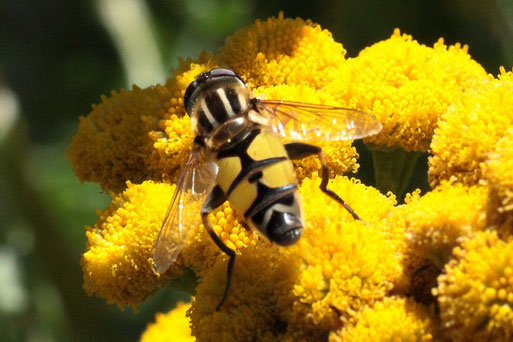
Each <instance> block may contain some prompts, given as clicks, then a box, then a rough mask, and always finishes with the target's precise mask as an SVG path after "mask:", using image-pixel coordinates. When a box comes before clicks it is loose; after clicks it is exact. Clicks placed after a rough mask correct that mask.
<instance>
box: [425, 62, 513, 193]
mask: <svg viewBox="0 0 513 342" xmlns="http://www.w3.org/2000/svg"><path fill="white" fill-rule="evenodd" d="M512 93H513V74H512V73H511V72H508V73H506V72H505V70H504V68H501V75H500V76H499V78H498V79H492V78H490V79H489V80H488V81H487V82H486V83H485V84H483V85H481V87H478V88H476V89H474V90H473V91H469V92H467V94H466V96H464V97H462V98H461V100H460V102H459V103H457V104H455V105H454V106H453V107H451V108H449V110H448V111H447V113H445V114H444V116H443V119H442V120H441V121H440V123H439V128H438V129H437V130H436V133H435V136H434V137H433V142H432V144H431V150H432V152H433V156H432V157H431V158H430V160H429V176H430V179H431V185H432V186H435V185H436V184H438V183H440V182H441V181H442V180H449V179H451V180H456V181H458V182H461V183H465V184H469V185H471V184H476V183H478V182H479V180H480V179H482V178H483V175H482V171H481V170H482V168H483V165H484V162H486V159H487V157H488V154H489V153H491V152H493V151H494V149H495V146H496V144H497V142H498V141H499V140H500V139H501V138H502V137H503V136H504V135H505V133H506V131H507V128H508V127H512V126H513V96H511V94H512Z"/></svg>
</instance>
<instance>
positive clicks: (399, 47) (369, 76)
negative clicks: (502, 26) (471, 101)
mask: <svg viewBox="0 0 513 342" xmlns="http://www.w3.org/2000/svg"><path fill="white" fill-rule="evenodd" d="M345 67H346V68H347V69H348V70H347V72H348V73H349V75H350V76H349V79H350V82H349V89H348V91H347V94H346V96H347V98H348V100H347V101H348V104H349V106H350V107H351V108H357V109H360V110H363V111H365V112H369V113H372V114H374V115H375V116H376V117H377V118H378V119H379V120H380V122H381V124H382V125H383V129H382V131H381V132H380V133H379V134H378V135H376V136H374V137H370V138H367V140H368V141H369V142H372V143H374V144H376V145H379V146H382V147H393V146H399V147H401V148H403V149H404V150H406V151H427V149H428V147H429V144H430V142H431V138H432V136H433V131H434V129H435V128H436V126H437V121H438V119H439V118H440V117H441V115H442V114H443V113H444V112H445V111H447V109H448V108H449V107H450V106H451V105H452V104H454V103H456V102H457V101H458V99H459V98H460V97H461V96H462V94H463V93H464V92H465V91H466V90H467V88H468V87H470V86H472V85H474V84H478V83H479V82H481V81H482V80H483V79H486V78H487V75H486V72H485V71H484V69H483V68H482V67H480V66H479V64H478V63H476V62H475V61H473V60H472V59H471V58H470V56H469V55H468V54H467V53H466V49H465V48H463V49H461V48H460V46H459V45H456V46H455V47H450V48H449V49H448V50H447V48H446V46H445V45H443V42H442V41H439V42H438V43H437V44H435V47H434V48H430V47H427V46H425V45H421V44H419V43H418V42H417V41H415V40H413V39H412V37H411V36H409V35H406V34H402V35H401V33H400V32H399V30H397V29H396V30H395V31H394V34H393V35H392V36H391V37H390V38H389V39H388V40H385V41H382V42H379V43H376V44H374V45H372V46H370V47H368V48H366V49H364V50H363V51H362V52H360V54H359V55H358V57H356V58H353V59H349V60H348V61H347V62H346V63H345Z"/></svg>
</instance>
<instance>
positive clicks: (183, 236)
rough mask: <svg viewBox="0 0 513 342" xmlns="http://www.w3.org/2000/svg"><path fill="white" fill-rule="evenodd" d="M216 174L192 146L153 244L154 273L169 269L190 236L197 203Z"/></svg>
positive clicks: (196, 217) (196, 220) (197, 213)
mask: <svg viewBox="0 0 513 342" xmlns="http://www.w3.org/2000/svg"><path fill="white" fill-rule="evenodd" d="M216 175H217V165H216V164H215V163H213V162H202V161H201V156H200V153H199V150H198V149H197V148H196V149H193V151H192V152H191V154H190V155H189V158H188V160H187V163H186V164H185V165H184V166H183V168H182V171H181V173H180V176H179V178H178V182H177V183H176V189H175V192H174V194H173V197H172V198H171V203H170V204H169V207H168V209H167V212H166V216H165V218H164V221H163V222H162V227H161V228H160V232H159V235H158V237H157V241H156V243H155V254H154V257H153V260H154V263H155V269H156V271H157V272H158V273H164V272H166V271H167V270H168V269H169V267H170V266H171V264H173V262H174V261H175V260H176V258H177V257H178V255H179V254H180V252H181V251H182V249H183V248H184V247H185V245H186V243H187V241H188V240H189V239H190V238H191V237H192V236H193V235H194V231H195V228H196V227H197V226H198V223H199V220H200V209H201V206H202V204H203V201H204V199H205V198H206V196H207V195H208V194H209V193H210V190H212V188H213V186H214V184H215V179H216Z"/></svg>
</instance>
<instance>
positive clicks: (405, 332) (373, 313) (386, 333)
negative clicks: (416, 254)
mask: <svg viewBox="0 0 513 342" xmlns="http://www.w3.org/2000/svg"><path fill="white" fill-rule="evenodd" d="M355 321H356V323H353V324H348V325H347V326H345V327H344V328H342V329H341V330H339V331H337V332H335V333H332V334H331V335H330V338H329V341H330V342H342V341H344V342H352V341H355V342H356V341H361V342H372V341H383V342H420V341H422V342H428V341H434V339H433V337H434V336H435V335H436V323H435V322H436V319H435V318H434V317H432V316H431V315H430V314H429V312H428V310H427V309H426V308H425V307H424V306H423V305H421V304H419V303H416V302H415V301H414V300H412V299H409V298H400V297H387V298H385V299H384V300H383V301H380V302H377V303H376V304H374V305H373V306H367V307H365V308H364V309H362V310H361V311H359V312H358V313H357V314H356V317H355Z"/></svg>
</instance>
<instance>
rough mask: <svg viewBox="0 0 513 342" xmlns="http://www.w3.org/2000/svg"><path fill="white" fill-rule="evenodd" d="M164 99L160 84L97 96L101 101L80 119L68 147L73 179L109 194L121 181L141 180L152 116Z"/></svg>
mask: <svg viewBox="0 0 513 342" xmlns="http://www.w3.org/2000/svg"><path fill="white" fill-rule="evenodd" d="M169 98H170V94H169V93H168V91H167V89H166V88H164V87H162V86H155V87H149V88H145V89H141V88H139V87H137V86H134V88H133V89H132V90H131V91H126V90H121V91H120V92H114V91H113V92H112V94H111V96H110V97H106V96H102V103H101V104H99V105H93V110H92V111H91V113H90V114H89V115H88V116H86V117H81V118H80V124H79V126H78V132H77V134H76V135H75V136H74V137H73V140H72V142H71V144H70V146H69V150H68V153H67V155H68V158H69V160H70V161H71V164H72V165H73V171H74V172H75V174H76V175H77V177H78V178H79V179H80V180H81V181H88V182H96V183H99V184H100V185H101V186H102V188H103V189H106V190H111V191H121V190H123V189H124V187H125V182H126V181H127V180H132V181H133V182H141V181H142V180H144V179H147V178H148V177H149V171H148V170H147V168H146V166H147V165H146V161H145V155H148V154H149V153H150V152H151V149H152V143H151V141H150V140H149V139H148V132H150V131H152V130H154V129H157V127H158V119H157V117H158V115H160V114H161V113H164V112H165V107H166V103H167V101H168V100H169ZM150 117H153V118H154V119H153V120H150V119H149V118H150Z"/></svg>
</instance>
